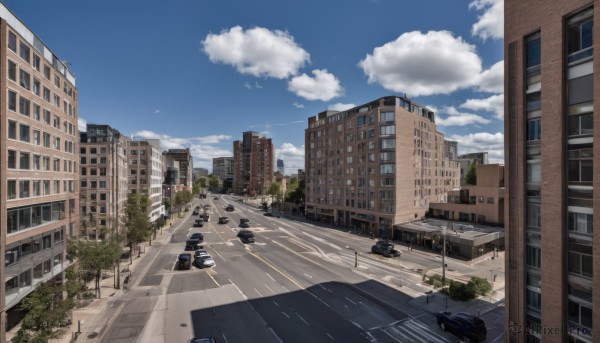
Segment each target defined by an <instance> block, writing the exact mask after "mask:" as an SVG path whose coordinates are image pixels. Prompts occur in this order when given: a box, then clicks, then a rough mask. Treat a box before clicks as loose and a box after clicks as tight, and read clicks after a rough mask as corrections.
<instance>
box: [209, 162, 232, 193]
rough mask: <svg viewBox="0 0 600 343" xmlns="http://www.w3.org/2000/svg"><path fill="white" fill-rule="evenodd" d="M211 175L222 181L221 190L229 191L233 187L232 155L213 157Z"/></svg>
mask: <svg viewBox="0 0 600 343" xmlns="http://www.w3.org/2000/svg"><path fill="white" fill-rule="evenodd" d="M213 175H215V176H217V177H218V178H219V180H221V181H222V182H223V191H224V192H226V193H228V192H230V191H231V189H232V188H233V157H216V158H213Z"/></svg>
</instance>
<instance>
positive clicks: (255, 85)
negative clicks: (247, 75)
mask: <svg viewBox="0 0 600 343" xmlns="http://www.w3.org/2000/svg"><path fill="white" fill-rule="evenodd" d="M254 87H255V88H258V89H262V88H263V86H261V85H260V83H258V81H257V82H254Z"/></svg>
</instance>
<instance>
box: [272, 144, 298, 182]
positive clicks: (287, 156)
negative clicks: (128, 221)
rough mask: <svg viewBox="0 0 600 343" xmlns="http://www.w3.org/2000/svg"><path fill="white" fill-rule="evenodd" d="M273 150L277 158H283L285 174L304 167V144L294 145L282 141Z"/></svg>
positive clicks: (294, 172) (295, 171) (293, 172)
mask: <svg viewBox="0 0 600 343" xmlns="http://www.w3.org/2000/svg"><path fill="white" fill-rule="evenodd" d="M275 151H276V154H277V158H280V159H282V160H283V163H284V164H285V173H286V174H287V175H291V174H296V173H297V172H298V169H304V145H301V146H299V147H296V146H295V145H294V144H292V143H283V144H281V146H280V147H279V148H277V149H275Z"/></svg>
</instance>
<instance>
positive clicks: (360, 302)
mask: <svg viewBox="0 0 600 343" xmlns="http://www.w3.org/2000/svg"><path fill="white" fill-rule="evenodd" d="M358 303H359V304H361V305H363V306H364V307H366V308H369V306H367V305H365V304H363V303H362V301H359V302H358Z"/></svg>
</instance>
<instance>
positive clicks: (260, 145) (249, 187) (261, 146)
mask: <svg viewBox="0 0 600 343" xmlns="http://www.w3.org/2000/svg"><path fill="white" fill-rule="evenodd" d="M243 137H244V138H243V140H241V141H235V142H233V166H234V172H233V189H234V192H235V193H237V194H248V195H250V196H256V195H264V194H267V191H268V190H269V187H270V186H271V183H272V182H273V156H274V153H275V148H274V147H273V142H272V141H271V138H267V137H263V136H261V135H260V134H259V133H258V132H253V131H247V132H244V136H243Z"/></svg>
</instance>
